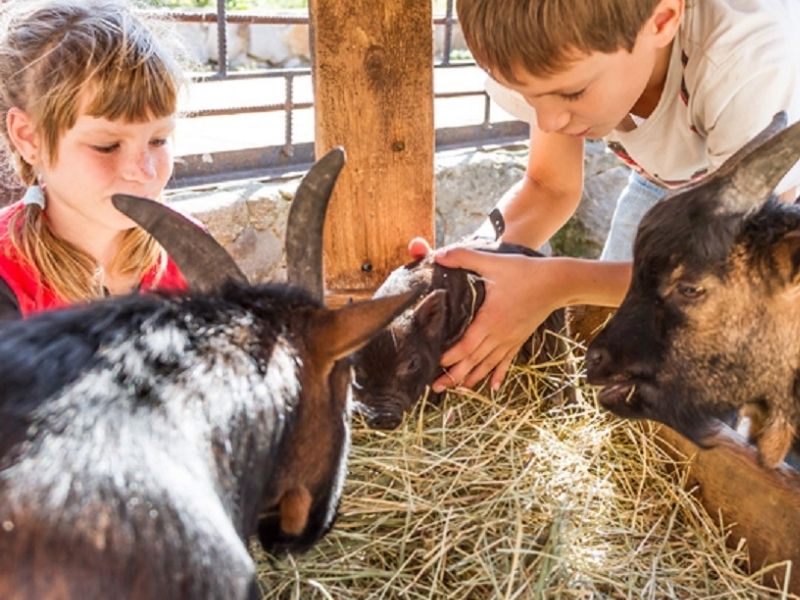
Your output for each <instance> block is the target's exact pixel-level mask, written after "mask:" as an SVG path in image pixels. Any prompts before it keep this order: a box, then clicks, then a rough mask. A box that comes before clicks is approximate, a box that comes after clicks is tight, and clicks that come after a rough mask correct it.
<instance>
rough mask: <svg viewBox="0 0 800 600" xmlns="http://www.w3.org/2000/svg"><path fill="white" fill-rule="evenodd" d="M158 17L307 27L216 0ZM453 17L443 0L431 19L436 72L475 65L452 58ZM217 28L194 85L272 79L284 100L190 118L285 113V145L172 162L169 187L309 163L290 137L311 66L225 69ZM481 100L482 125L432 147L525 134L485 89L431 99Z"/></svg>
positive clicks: (445, 131)
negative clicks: (209, 68) (498, 115)
mask: <svg viewBox="0 0 800 600" xmlns="http://www.w3.org/2000/svg"><path fill="white" fill-rule="evenodd" d="M156 16H159V17H161V18H167V19H170V20H171V21H173V22H180V23H216V24H231V23H245V24H266V25H293V24H301V25H302V24H304V25H308V23H309V18H308V16H307V15H305V16H278V15H268V14H254V13H236V12H229V11H228V10H227V9H226V6H225V0H216V11H214V10H208V11H203V12H189V11H179V10H168V11H158V12H157V13H156ZM456 23H457V19H456V17H455V15H454V11H453V0H447V4H446V9H445V14H444V15H442V16H435V17H434V19H433V24H434V25H438V26H442V27H443V28H444V36H443V38H444V39H443V44H442V55H441V59H440V60H438V61H436V62H434V69H458V68H463V67H474V66H475V63H474V62H473V61H472V60H454V59H453V58H452V54H453V51H452V46H453V29H454V26H455V25H456ZM216 30H217V53H218V60H217V67H216V71H215V72H208V73H196V74H194V75H193V76H192V78H191V79H192V81H193V82H195V83H197V84H200V85H201V84H203V83H206V82H214V81H221V80H226V81H232V80H241V79H256V78H259V79H260V78H271V79H281V80H283V89H284V99H283V102H281V103H274V104H261V105H254V106H235V105H231V106H228V107H225V108H215V109H201V110H196V111H193V112H191V113H188V114H187V115H186V116H187V117H188V118H197V117H211V116H222V115H234V114H242V113H254V112H277V111H281V112H283V116H284V125H285V126H284V139H283V143H282V144H280V145H275V146H266V147H261V148H255V149H244V150H233V151H220V152H212V153H210V155H209V154H208V153H204V154H202V155H194V156H193V155H189V156H183V157H181V160H180V161H178V162H177V163H176V167H175V175H174V177H173V180H172V181H171V183H170V187H172V188H180V187H190V186H194V185H202V184H208V183H214V182H220V181H224V180H229V179H245V178H254V177H255V178H270V177H275V176H280V175H281V174H283V173H286V172H288V171H298V170H302V169H305V168H307V166H308V165H310V164H311V163H312V162H313V159H314V148H313V143H311V142H306V143H297V142H296V141H295V139H294V138H295V136H294V127H293V123H294V115H295V111H297V110H302V109H308V108H312V107H313V103H312V102H296V101H295V99H294V97H295V80H296V79H297V78H300V77H309V76H310V75H311V69H310V67H306V68H296V69H291V68H261V69H256V70H236V71H232V70H230V69H229V67H228V62H229V61H228V39H227V28H226V27H224V26H218V27H217V28H216ZM470 96H473V97H475V96H480V97H482V98H483V118H482V122H481V124H480V125H465V126H460V127H447V128H437V130H436V149H437V150H442V149H447V148H453V147H459V146H461V147H464V146H481V145H487V144H500V143H508V142H513V141H519V140H522V139H525V138H526V137H527V134H528V128H527V125H526V124H524V123H520V122H517V121H510V122H509V121H502V122H494V121H493V120H492V111H491V104H490V101H489V97H488V96H487V95H486V93H485V91H484V90H483V89H474V90H465V91H456V92H436V93H434V98H435V99H442V98H458V97H470Z"/></svg>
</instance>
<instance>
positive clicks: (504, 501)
mask: <svg viewBox="0 0 800 600" xmlns="http://www.w3.org/2000/svg"><path fill="white" fill-rule="evenodd" d="M571 344H572V346H574V344H573V343H571ZM581 369H582V362H581V360H580V359H579V358H576V357H575V354H574V353H573V352H568V353H566V354H565V355H564V356H562V357H558V358H557V359H556V360H553V361H550V362H549V363H546V364H539V365H533V364H531V365H517V366H515V367H513V368H512V371H511V373H510V375H509V377H507V378H506V382H505V384H504V386H503V387H502V388H501V389H500V390H499V391H498V392H496V393H492V392H490V391H489V390H488V389H482V390H479V391H477V392H473V391H469V390H462V391H461V393H449V394H447V396H446V398H445V400H444V402H443V403H442V405H441V406H439V407H431V406H426V402H425V399H423V400H422V402H421V404H420V406H419V407H418V409H417V410H416V411H415V412H414V413H412V414H411V415H409V416H408V417H407V418H406V420H405V422H404V423H403V425H402V426H401V428H400V429H398V430H396V431H391V432H381V431H372V430H369V429H367V428H366V427H365V426H364V425H363V424H361V423H358V422H356V423H355V424H354V436H353V449H352V452H351V455H350V470H349V471H350V472H349V476H348V482H347V484H346V486H345V490H344V496H343V499H342V505H341V512H340V516H339V519H338V521H337V523H336V526H335V527H334V529H333V531H332V532H331V533H329V534H328V536H326V537H325V538H324V539H323V540H322V541H321V542H320V543H318V544H317V545H316V546H315V547H314V548H313V549H312V550H310V551H309V552H308V553H306V554H304V555H302V556H295V557H288V558H284V559H281V560H275V559H272V558H269V557H266V556H265V555H264V553H263V552H261V551H260V549H258V548H256V547H255V546H256V545H255V544H254V545H253V551H254V553H255V554H256V556H257V559H258V561H259V575H260V581H261V585H262V590H263V591H264V593H265V597H266V598H281V599H284V598H286V599H301V598H302V599H303V600H310V599H316V598H320V599H323V598H324V599H331V598H333V599H337V600H338V599H343V598H347V599H358V598H387V599H390V598H403V599H411V600H413V599H420V600H421V599H433V598H441V599H445V598H447V599H450V598H457V599H465V598H475V599H486V598H502V599H508V600H511V599H515V598H525V599H528V598H568V599H569V598H709V599H710V598H720V599H722V598H725V599H728V598H754V597H758V598H772V597H774V598H791V597H793V596H791V595H790V594H788V592H787V591H786V590H785V589H784V590H782V591H776V590H772V589H770V588H767V587H764V586H763V585H762V584H760V583H759V580H760V577H761V576H763V575H767V574H769V573H771V572H772V571H773V570H777V569H779V568H781V567H783V566H785V565H784V564H783V563H781V564H779V565H771V566H767V567H764V568H763V569H761V570H760V571H759V572H758V573H756V574H753V575H752V576H751V575H749V574H748V573H747V570H746V568H747V565H748V556H747V548H746V547H745V546H744V545H743V544H740V545H739V547H737V548H729V547H728V546H727V545H726V538H727V536H728V532H729V525H728V524H725V523H723V522H722V521H721V519H720V517H719V516H717V515H709V514H708V513H706V512H705V510H704V509H703V507H702V506H701V505H700V502H699V500H698V499H697V498H696V496H695V494H694V493H693V490H692V489H687V482H688V481H689V479H688V477H687V467H686V465H685V464H683V463H681V462H679V461H676V459H674V458H672V457H671V456H670V455H669V454H667V452H666V451H665V450H664V449H663V447H662V446H660V445H659V444H658V442H657V438H656V426H654V425H652V424H650V423H647V422H632V421H625V420H621V419H618V418H615V417H614V416H612V415H609V414H608V413H606V412H605V411H603V410H602V409H599V408H598V406H597V402H596V397H595V392H594V390H592V389H590V388H589V387H587V386H586V385H585V383H584V382H583V381H582V379H581V378H580V377H578V376H577V375H576V374H580V370H581ZM570 390H572V394H573V395H574V398H573V397H570V396H569V394H568V392H569V391H570ZM788 570H789V569H787V571H788Z"/></svg>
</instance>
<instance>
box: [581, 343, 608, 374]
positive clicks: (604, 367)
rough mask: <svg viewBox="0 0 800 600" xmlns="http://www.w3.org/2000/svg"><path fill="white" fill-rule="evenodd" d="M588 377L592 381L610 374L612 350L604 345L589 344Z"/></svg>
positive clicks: (587, 354) (587, 358)
mask: <svg viewBox="0 0 800 600" xmlns="http://www.w3.org/2000/svg"><path fill="white" fill-rule="evenodd" d="M585 360H586V377H587V379H588V381H589V383H591V382H592V381H593V380H595V379H598V378H602V377H603V376H604V375H607V374H608V371H609V368H610V366H611V352H609V351H608V349H607V348H604V347H603V346H595V345H591V346H589V349H588V350H587V351H586V359H585Z"/></svg>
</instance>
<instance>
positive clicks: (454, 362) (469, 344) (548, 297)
mask: <svg viewBox="0 0 800 600" xmlns="http://www.w3.org/2000/svg"><path fill="white" fill-rule="evenodd" d="M435 260H436V262H437V263H439V264H441V265H443V266H446V267H456V268H462V269H469V270H471V271H475V272H477V273H478V274H479V275H481V276H482V277H483V279H484V283H485V285H486V298H485V300H484V303H483V305H482V306H481V308H480V310H478V314H477V315H476V316H475V319H474V320H473V322H472V324H471V325H470V326H469V327H468V328H467V330H466V331H465V332H464V335H463V336H462V337H461V339H460V340H459V341H458V342H457V343H456V344H455V345H454V346H452V347H451V348H450V349H449V350H447V352H445V354H444V355H443V356H442V360H441V365H442V367H444V368H445V369H447V373H446V374H445V375H443V376H441V377H439V378H438V379H437V380H436V381H435V382H434V383H433V390H434V391H435V392H440V391H442V390H444V389H445V388H449V387H457V386H465V387H473V386H474V385H475V384H477V383H478V382H479V381H480V380H481V379H483V378H484V377H485V376H486V375H487V374H488V373H490V372H492V371H493V374H492V379H491V387H492V389H493V390H496V389H498V388H499V387H500V384H501V383H502V381H503V378H504V377H505V375H506V373H507V371H508V368H509V367H510V366H511V362H512V361H513V359H514V356H515V355H516V353H517V351H518V350H519V348H520V347H521V346H522V344H523V343H524V342H525V340H526V339H528V337H529V336H530V335H531V333H532V332H533V331H534V330H535V329H536V327H538V326H539V325H540V324H541V323H542V322H543V321H544V320H545V319H546V318H547V316H548V315H549V314H550V313H551V312H552V311H553V310H554V309H555V308H557V307H558V305H559V301H558V299H557V298H556V296H557V295H558V281H559V277H558V274H557V269H555V268H551V263H548V260H549V259H547V258H532V257H528V256H521V255H517V254H490V253H487V252H480V251H476V250H470V249H467V248H463V247H453V246H451V247H449V248H446V249H443V250H439V251H437V253H436V256H435ZM552 266H553V267H555V264H554V263H553V264H552ZM534 300H535V302H534Z"/></svg>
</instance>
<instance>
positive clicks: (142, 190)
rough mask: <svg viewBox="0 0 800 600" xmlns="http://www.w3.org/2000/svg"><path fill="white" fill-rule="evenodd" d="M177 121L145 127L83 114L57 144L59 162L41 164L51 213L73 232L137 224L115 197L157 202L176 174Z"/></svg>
mask: <svg viewBox="0 0 800 600" xmlns="http://www.w3.org/2000/svg"><path fill="white" fill-rule="evenodd" d="M174 128H175V117H174V116H168V117H164V118H160V119H153V120H151V121H147V122H144V123H128V122H124V121H110V120H108V119H106V118H103V117H93V116H89V115H87V114H84V113H83V112H81V114H79V116H78V119H77V121H76V123H75V125H74V126H73V127H72V128H71V129H69V130H68V131H67V132H66V133H64V134H63V135H62V136H61V138H60V140H59V143H58V151H57V155H56V156H57V158H56V160H55V161H54V162H53V163H52V164H47V161H45V164H44V165H42V170H41V172H42V176H43V179H44V183H45V185H46V188H47V211H48V215H50V218H51V220H53V221H54V222H55V223H56V224H57V225H62V226H64V225H67V226H68V227H69V228H70V229H72V232H73V233H75V230H76V228H78V227H83V228H85V229H86V233H87V234H90V232H91V231H92V230H95V228H100V229H105V230H111V231H112V232H115V231H116V232H118V231H122V230H125V229H130V228H131V227H133V226H134V223H133V221H131V220H130V219H129V218H128V217H126V216H124V215H123V214H122V213H120V212H119V211H117V210H116V209H115V208H114V206H113V205H112V204H111V196H112V195H113V194H117V193H121V194H131V195H135V196H144V197H146V198H153V199H155V198H158V197H159V196H160V195H161V193H162V191H163V189H164V187H165V186H166V184H167V181H168V180H169V178H170V176H171V175H172V167H173V151H172V139H171V137H172V133H173V130H174Z"/></svg>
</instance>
